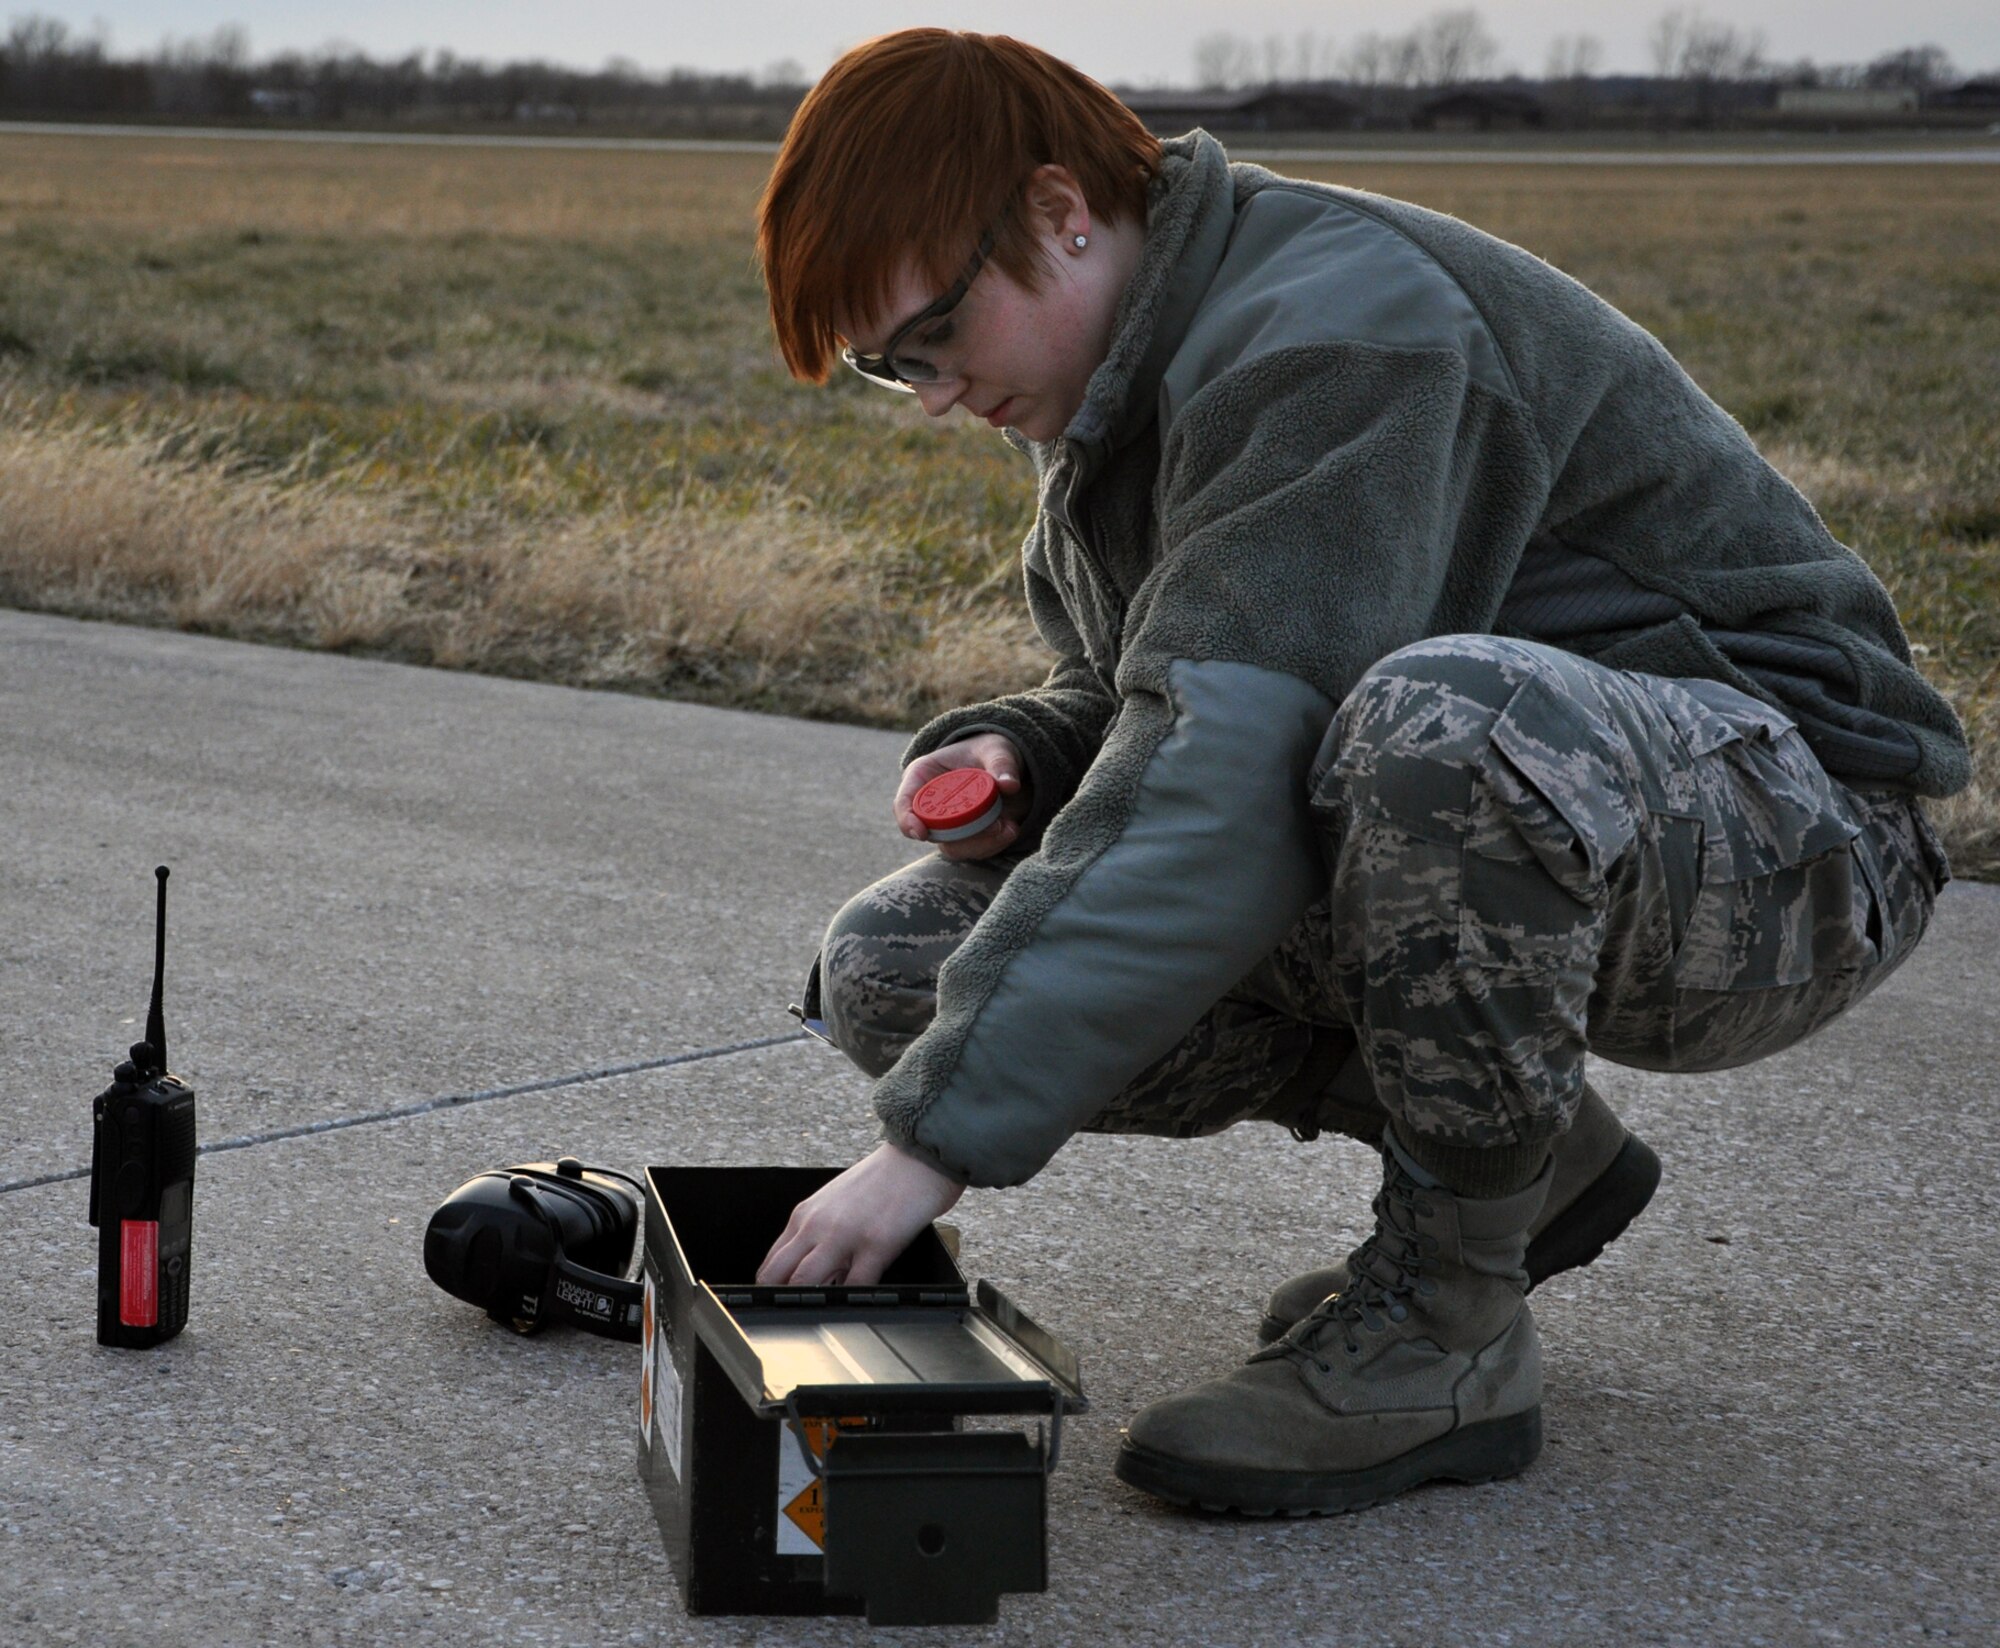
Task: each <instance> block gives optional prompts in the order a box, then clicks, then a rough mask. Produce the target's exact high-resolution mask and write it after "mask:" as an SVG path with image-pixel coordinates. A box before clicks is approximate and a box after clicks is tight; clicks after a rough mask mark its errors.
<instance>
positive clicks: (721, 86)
mask: <svg viewBox="0 0 2000 1648" xmlns="http://www.w3.org/2000/svg"><path fill="white" fill-rule="evenodd" d="M804 92H805V72H804V70H803V69H801V68H800V66H799V65H798V64H797V63H795V62H792V61H790V60H789V59H787V60H785V61H781V62H776V63H773V64H771V65H770V66H769V67H767V68H766V69H765V70H764V71H763V72H762V73H761V74H750V73H741V74H713V73H707V72H704V71H701V70H696V69H685V68H671V69H666V70H663V71H660V72H657V73H654V72H649V71H647V70H645V69H643V68H641V67H640V65H639V64H637V63H635V62H633V61H632V60H630V59H629V58H614V59H612V60H611V61H610V62H609V63H606V64H605V65H604V67H603V68H601V69H596V70H589V69H574V68H567V67H564V66H562V65H560V64H554V63H543V62H525V63H502V64H490V63H485V62H481V61H478V60H477V59H473V58H467V57H459V56H457V55H455V54H454V53H452V52H449V51H434V52H412V53H410V54H408V55H407V56H404V57H399V58H392V59H377V58H373V57H370V56H368V55H367V54H366V53H365V52H361V51H356V50H353V49H349V48H342V47H337V46H336V47H328V48H327V49H325V50H323V51H319V52H280V53H278V54H276V55H274V56H270V57H265V58H261V59H255V58H253V57H252V56H251V53H250V45H249V37H248V35H247V34H246V33H245V32H244V30H243V29H241V28H239V27H235V26H230V27H225V28H220V29H217V30H216V31H215V32H214V33H213V34H211V35H208V36H206V37H205V38H200V39H188V40H169V41H167V42H166V43H164V44H162V45H161V46H160V47H159V48H158V49H157V50H155V51H154V52H152V53H151V54H150V55H147V56H142V57H118V56H115V55H113V53H112V51H111V50H110V47H109V45H108V44H107V42H106V40H105V38H104V36H103V34H102V33H101V32H99V33H91V34H81V33H78V32H76V31H74V30H72V29H71V28H70V27H69V26H68V25H67V24H65V23H62V22H60V21H58V20H57V19H55V18H51V17H45V16H40V15H34V14H31V15H28V16H25V17H17V18H15V19H14V20H13V22H12V24H11V25H10V26H9V28H8V30H7V32H6V35H5V37H4V39H0V117H5V118H10V119H20V118H24V117H57V118H61V117H79V116H80V117H96V118H103V117H125V118H138V117H169V118H176V119H196V118H198V119H211V120H241V119H253V118H258V117H262V118H266V119H278V120H293V121H302V122H304V121H310V122H314V123H320V122H345V121H353V122H357V123H413V124H426V123H439V124H445V123H461V122H466V121H474V122H479V123H485V124H497V123H503V122H507V123H511V122H533V123H537V124H554V125H583V124H593V123H594V124H617V125H620V126H631V125H638V126H645V125H649V124H659V125H669V126H672V125H683V124H686V123H688V121H689V120H690V119H691V118H692V119H696V120H700V119H702V118H703V117H707V118H709V119H713V118H715V117H718V116H723V115H730V116H733V117H734V118H735V119H736V121H737V122H738V123H742V124H746V125H750V126H758V125H764V126H768V125H771V124H773V123H775V124H777V125H782V124H783V122H784V121H785V120H786V119H788V118H789V117H790V115H791V111H792V110H793V108H795V107H796V106H797V103H798V100H799V98H800V97H801V96H803V95H804Z"/></svg>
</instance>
